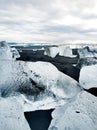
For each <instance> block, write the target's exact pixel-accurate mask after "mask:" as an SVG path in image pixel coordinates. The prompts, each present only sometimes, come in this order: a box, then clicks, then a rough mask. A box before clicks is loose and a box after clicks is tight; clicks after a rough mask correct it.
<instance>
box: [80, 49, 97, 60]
mask: <svg viewBox="0 0 97 130" xmlns="http://www.w3.org/2000/svg"><path fill="white" fill-rule="evenodd" d="M78 54H79V57H80V58H86V57H97V50H96V49H95V50H94V48H92V47H84V48H80V49H78Z"/></svg>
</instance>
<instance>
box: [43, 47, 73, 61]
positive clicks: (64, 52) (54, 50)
mask: <svg viewBox="0 0 97 130" xmlns="http://www.w3.org/2000/svg"><path fill="white" fill-rule="evenodd" d="M44 54H45V55H48V56H50V57H52V58H54V57H55V56H56V55H57V54H59V55H60V56H67V57H74V55H73V54H72V49H71V48H70V47H69V46H58V47H50V48H47V49H46V50H45V52H44Z"/></svg>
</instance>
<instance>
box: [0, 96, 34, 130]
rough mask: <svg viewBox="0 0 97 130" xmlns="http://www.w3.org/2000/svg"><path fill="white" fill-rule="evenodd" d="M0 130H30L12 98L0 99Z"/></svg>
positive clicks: (21, 110)
mask: <svg viewBox="0 0 97 130" xmlns="http://www.w3.org/2000/svg"><path fill="white" fill-rule="evenodd" d="M0 130H31V129H30V127H29V125H28V123H27V121H26V119H25V117H24V112H23V108H22V106H21V105H20V104H19V103H18V102H17V101H16V100H15V99H14V97H12V98H0Z"/></svg>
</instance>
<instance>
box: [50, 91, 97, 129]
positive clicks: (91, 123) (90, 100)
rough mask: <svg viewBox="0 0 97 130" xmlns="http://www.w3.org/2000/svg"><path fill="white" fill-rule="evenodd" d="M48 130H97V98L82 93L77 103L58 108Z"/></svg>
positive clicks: (53, 114)
mask: <svg viewBox="0 0 97 130" xmlns="http://www.w3.org/2000/svg"><path fill="white" fill-rule="evenodd" d="M52 117H53V120H52V122H51V124H50V127H49V129H48V130H96V129H97V97H95V96H93V95H91V94H89V93H87V92H85V91H82V92H81V93H79V94H78V96H77V98H76V100H75V101H73V102H71V103H68V104H65V105H64V106H62V107H59V108H56V109H55V111H54V112H53V113H52Z"/></svg>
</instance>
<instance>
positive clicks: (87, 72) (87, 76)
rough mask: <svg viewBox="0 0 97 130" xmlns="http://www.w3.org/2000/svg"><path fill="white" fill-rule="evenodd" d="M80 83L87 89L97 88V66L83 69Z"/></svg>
mask: <svg viewBox="0 0 97 130" xmlns="http://www.w3.org/2000/svg"><path fill="white" fill-rule="evenodd" d="M79 82H80V84H81V86H83V88H85V89H89V88H93V87H97V65H91V66H85V67H83V68H82V69H81V71H80V77H79Z"/></svg>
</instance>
